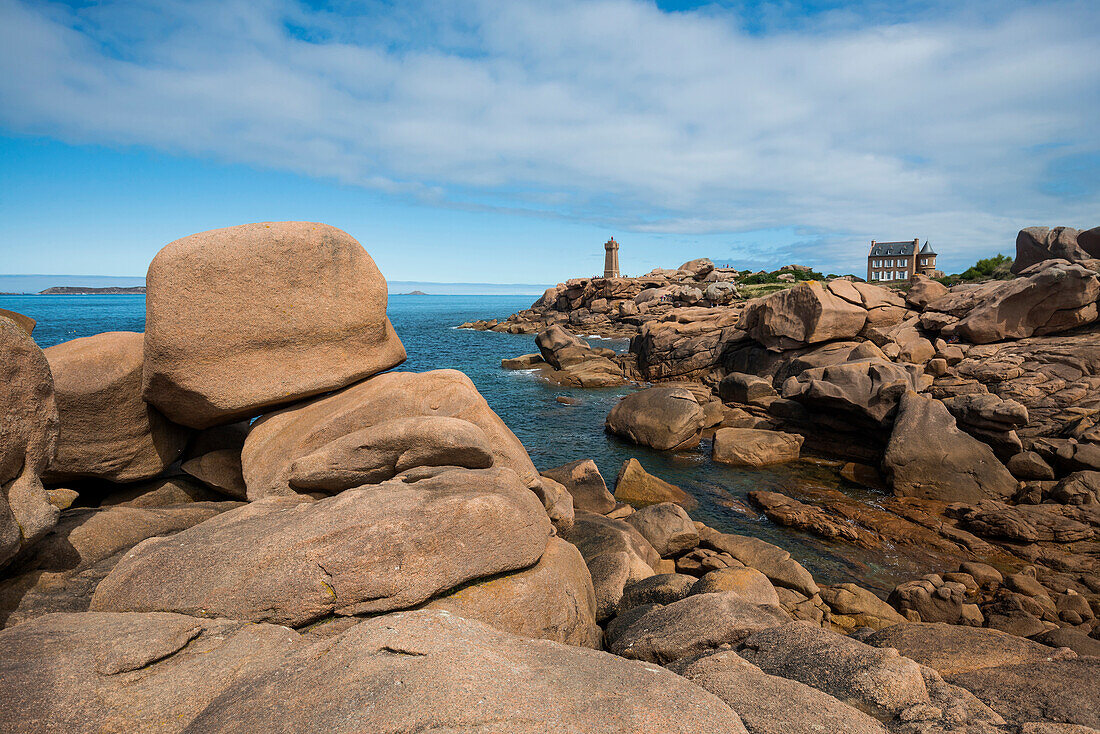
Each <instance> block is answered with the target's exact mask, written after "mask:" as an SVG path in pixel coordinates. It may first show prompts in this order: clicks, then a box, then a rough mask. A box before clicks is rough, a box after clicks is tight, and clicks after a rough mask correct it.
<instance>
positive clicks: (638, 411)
mask: <svg viewBox="0 0 1100 734" xmlns="http://www.w3.org/2000/svg"><path fill="white" fill-rule="evenodd" d="M703 422H704V421H703V409H702V407H700V405H699V401H698V400H696V399H695V396H694V395H693V394H692V393H691V391H690V390H688V389H686V388H682V387H651V388H647V389H645V390H640V391H638V392H636V393H631V394H630V395H627V396H626V397H625V398H623V399H622V400H620V401H619V402H618V403H617V404H616V405H615V407H614V408H612V409H611V412H610V413H608V414H607V424H606V425H607V430H608V431H610V432H611V433H614V434H615V435H617V436H622V437H623V438H626V439H627V440H629V441H633V442H634V443H636V444H639V445H642V446H649V447H650V448H654V449H657V450H658V451H673V450H678V449H688V448H691V447H692V446H695V445H696V444H698V443H699V436H700V433H701V432H702V430H703Z"/></svg>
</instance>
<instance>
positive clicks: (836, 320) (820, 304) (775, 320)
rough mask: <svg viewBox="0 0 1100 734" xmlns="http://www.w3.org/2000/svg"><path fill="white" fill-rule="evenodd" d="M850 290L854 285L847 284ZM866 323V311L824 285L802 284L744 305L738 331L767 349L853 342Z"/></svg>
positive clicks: (815, 283) (814, 283) (778, 349)
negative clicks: (849, 340)
mask: <svg viewBox="0 0 1100 734" xmlns="http://www.w3.org/2000/svg"><path fill="white" fill-rule="evenodd" d="M847 285H848V286H849V287H850V286H851V284H847ZM865 323H867V311H866V310H865V309H864V308H863V307H862V306H858V305H856V304H854V303H852V302H850V301H848V300H845V299H844V298H842V297H840V296H838V295H836V294H835V293H834V292H833V291H832V290H831V287H830V288H827V287H825V286H824V285H822V284H821V283H817V282H809V283H800V284H798V285H796V286H795V287H793V288H791V289H790V290H786V291H780V292H779V293H775V294H772V295H770V296H768V297H766V298H763V299H759V300H756V301H752V302H750V303H748V304H747V305H746V306H745V310H744V311H743V312H742V313H741V320H740V321H739V322H738V324H737V328H739V329H741V330H742V331H744V332H746V333H747V334H748V335H749V336H751V337H752V338H753V339H755V340H756V341H758V342H760V343H761V344H763V345H764V346H765V347H767V348H768V349H773V350H776V351H781V350H785V349H796V348H798V347H802V346H805V345H807V344H817V343H820V342H826V341H832V340H835V339H851V338H852V337H854V336H856V335H857V334H859V332H860V330H861V329H862V328H863V325H864V324H865Z"/></svg>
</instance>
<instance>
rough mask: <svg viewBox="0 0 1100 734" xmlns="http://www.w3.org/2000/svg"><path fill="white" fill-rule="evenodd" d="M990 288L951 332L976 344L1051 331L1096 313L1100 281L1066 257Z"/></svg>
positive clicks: (1088, 320)
mask: <svg viewBox="0 0 1100 734" xmlns="http://www.w3.org/2000/svg"><path fill="white" fill-rule="evenodd" d="M1022 274H1023V275H1025V276H1027V277H1021V278H1016V279H1015V280H1012V281H1010V282H1008V283H1005V284H1004V285H1002V286H1001V287H1000V288H998V289H997V290H996V291H994V292H993V295H992V297H991V298H989V299H987V300H985V301H983V302H981V303H980V304H978V305H977V306H976V307H975V308H974V309H973V310H971V311H970V312H969V313H967V314H966V316H964V317H963V318H962V319H961V320H960V321H959V322H958V323H957V324H955V327H954V328H955V333H956V334H958V335H959V336H960V337H962V338H963V339H965V340H967V341H969V342H973V343H974V344H986V343H989V342H995V341H1001V340H1002V339H1023V338H1025V337H1029V336H1031V335H1032V334H1037V335H1042V334H1054V333H1057V332H1059V331H1066V330H1067V329H1072V328H1074V327H1076V326H1081V325H1082V324H1088V323H1091V322H1093V321H1095V320H1096V318H1097V305H1096V298H1097V296H1098V295H1100V281H1098V280H1097V277H1096V273H1094V272H1093V271H1091V270H1089V269H1088V268H1085V267H1082V266H1080V265H1074V264H1070V263H1068V262H1066V261H1064V260H1051V261H1047V262H1044V263H1042V264H1041V265H1037V266H1034V267H1033V268H1031V269H1028V270H1026V271H1024V272H1023V273H1022Z"/></svg>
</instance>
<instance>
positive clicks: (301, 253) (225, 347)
mask: <svg viewBox="0 0 1100 734" xmlns="http://www.w3.org/2000/svg"><path fill="white" fill-rule="evenodd" d="M257 274H262V277H257ZM146 285H147V288H148V295H147V296H146V311H147V313H146V335H145V366H144V395H145V399H146V400H147V401H149V402H150V403H152V404H153V405H154V406H156V407H157V408H158V409H159V410H160V411H161V412H163V413H164V414H165V415H166V416H167V417H168V418H169V419H170V420H173V421H175V422H176V423H180V424H183V425H186V426H191V427H193V428H206V427H208V426H212V425H215V424H218V423H231V422H233V421H235V420H239V419H241V418H246V417H249V416H254V415H258V414H260V413H263V412H264V411H266V410H269V409H270V408H272V407H273V406H277V405H285V404H287V403H292V402H295V401H297V400H301V399H302V398H307V397H310V396H312V395H317V394H319V393H323V392H328V391H330V390H334V389H337V388H340V387H344V386H345V385H348V384H350V383H352V382H356V381H358V380H362V379H363V378H365V377H369V376H370V375H373V374H375V373H377V372H381V371H383V370H387V369H389V368H391V367H394V366H395V365H398V364H400V363H401V362H402V361H404V359H405V350H404V348H403V347H402V346H401V341H400V340H399V339H398V338H397V334H396V333H395V332H394V330H393V327H392V326H391V325H390V322H389V319H387V318H386V282H385V280H384V279H383V277H382V274H381V273H379V272H378V268H377V267H375V264H374V261H373V260H372V259H371V257H370V255H368V254H367V252H366V250H364V249H363V247H362V246H361V245H360V244H359V243H358V242H356V241H355V240H354V239H353V238H352V237H351V236H350V235H348V234H347V233H346V232H342V231H341V230H338V229H335V228H334V227H329V226H327V225H323V224H316V223H312V222H266V223H259V224H246V225H241V226H239V227H229V228H227V229H216V230H212V231H209V232H202V233H200V234H195V235H191V236H190V237H184V238H183V239H180V240H176V241H175V242H172V243H170V244H169V245H166V246H165V247H164V249H162V250H161V251H160V252H159V253H158V254H157V256H156V257H154V258H153V262H152V263H151V264H150V266H149V273H148V275H147V276H146Z"/></svg>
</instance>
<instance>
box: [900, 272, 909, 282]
mask: <svg viewBox="0 0 1100 734" xmlns="http://www.w3.org/2000/svg"><path fill="white" fill-rule="evenodd" d="M901 279H902V280H909V271H908V270H902V271H901Z"/></svg>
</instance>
